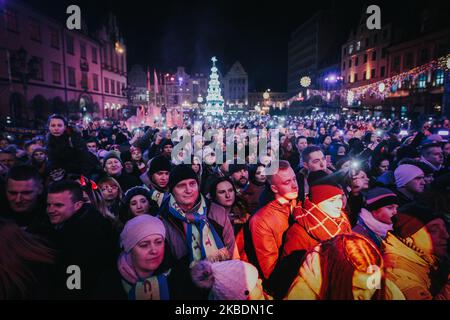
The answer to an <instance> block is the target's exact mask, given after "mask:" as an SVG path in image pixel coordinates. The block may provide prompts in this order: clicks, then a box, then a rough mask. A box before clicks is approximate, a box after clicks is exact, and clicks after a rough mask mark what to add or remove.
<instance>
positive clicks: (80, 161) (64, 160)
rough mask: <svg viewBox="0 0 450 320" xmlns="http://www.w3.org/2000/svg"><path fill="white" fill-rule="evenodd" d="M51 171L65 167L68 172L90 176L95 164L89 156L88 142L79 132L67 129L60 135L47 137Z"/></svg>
mask: <svg viewBox="0 0 450 320" xmlns="http://www.w3.org/2000/svg"><path fill="white" fill-rule="evenodd" d="M47 147H48V162H49V168H48V170H49V172H51V171H52V170H55V169H64V170H65V171H66V173H72V174H83V175H85V176H89V175H90V173H91V171H92V170H93V167H95V164H93V163H92V159H90V157H89V153H88V152H89V151H88V150H87V148H86V144H85V143H84V141H83V139H82V138H81V136H80V134H79V133H77V132H71V131H70V130H67V132H66V133H64V134H63V135H62V136H60V137H54V136H52V135H49V136H48V138H47Z"/></svg>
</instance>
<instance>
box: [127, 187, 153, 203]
mask: <svg viewBox="0 0 450 320" xmlns="http://www.w3.org/2000/svg"><path fill="white" fill-rule="evenodd" d="M137 195H142V196H144V197H146V198H147V199H148V200H150V199H151V194H150V191H149V190H148V189H147V188H144V187H133V188H130V189H128V190H127V192H125V195H124V197H123V203H124V205H125V207H128V206H129V205H130V201H131V199H133V197H134V196H137Z"/></svg>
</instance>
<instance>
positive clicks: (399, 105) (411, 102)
mask: <svg viewBox="0 0 450 320" xmlns="http://www.w3.org/2000/svg"><path fill="white" fill-rule="evenodd" d="M449 42H450V29H446V30H441V31H438V32H432V33H428V34H424V35H421V36H419V37H417V38H415V39H413V40H409V41H404V42H400V43H398V44H395V45H392V46H391V47H389V48H388V54H389V66H388V77H389V78H390V77H394V76H396V75H398V74H401V73H404V72H408V71H409V70H411V69H414V68H416V67H419V66H422V65H425V64H427V63H428V62H430V61H433V60H436V59H439V58H441V57H444V56H446V55H447V54H448V53H449V52H450V43H449ZM445 77H446V72H445V69H444V68H438V69H436V70H433V71H431V70H429V71H427V72H423V73H421V74H419V75H418V76H417V77H407V78H405V79H404V80H403V81H399V82H398V83H394V84H393V86H392V87H391V90H390V92H389V95H388V98H387V99H386V105H387V106H388V107H389V108H390V109H391V110H392V111H395V112H396V113H398V114H400V115H402V116H407V115H408V114H411V113H416V114H424V113H425V114H431V113H435V114H441V113H443V95H444V84H445ZM392 108H393V109H392Z"/></svg>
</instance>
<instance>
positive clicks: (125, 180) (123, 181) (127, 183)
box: [113, 170, 143, 193]
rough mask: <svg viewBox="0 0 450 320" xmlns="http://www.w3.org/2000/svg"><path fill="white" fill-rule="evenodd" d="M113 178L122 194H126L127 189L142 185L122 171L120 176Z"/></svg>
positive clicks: (135, 178) (138, 180)
mask: <svg viewBox="0 0 450 320" xmlns="http://www.w3.org/2000/svg"><path fill="white" fill-rule="evenodd" d="M113 178H114V179H116V180H117V182H118V183H119V185H120V187H121V188H122V191H123V193H125V192H127V190H128V189H131V188H133V187H136V186H141V185H142V184H143V183H142V181H141V180H140V179H139V178H137V177H135V176H132V175H129V174H128V173H126V172H125V170H122V174H121V175H120V176H116V177H113Z"/></svg>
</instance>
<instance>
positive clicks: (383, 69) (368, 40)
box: [341, 15, 392, 89]
mask: <svg viewBox="0 0 450 320" xmlns="http://www.w3.org/2000/svg"><path fill="white" fill-rule="evenodd" d="M391 37H392V25H391V24H387V25H384V26H382V29H381V30H378V29H374V30H369V29H368V28H367V26H366V20H365V16H364V15H363V16H362V17H361V20H360V24H359V25H358V27H357V29H356V31H352V32H351V33H350V36H349V39H348V41H347V42H346V43H345V44H344V45H343V46H342V58H341V76H342V78H343V82H344V87H345V88H346V89H350V88H354V87H359V86H362V85H366V84H370V83H372V82H377V81H379V80H381V79H384V78H386V76H387V72H388V70H387V69H388V56H387V53H388V48H389V46H390V44H391Z"/></svg>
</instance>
